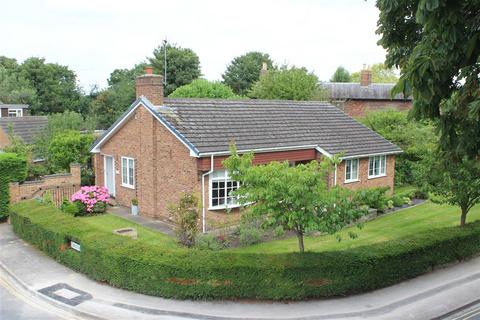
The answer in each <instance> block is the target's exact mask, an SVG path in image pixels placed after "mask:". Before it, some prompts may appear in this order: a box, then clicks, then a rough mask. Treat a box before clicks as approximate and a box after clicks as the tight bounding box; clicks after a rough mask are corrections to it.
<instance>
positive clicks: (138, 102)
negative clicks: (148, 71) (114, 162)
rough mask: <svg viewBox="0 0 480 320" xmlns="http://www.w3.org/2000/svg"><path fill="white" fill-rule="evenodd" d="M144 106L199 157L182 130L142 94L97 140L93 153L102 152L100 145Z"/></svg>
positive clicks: (191, 154)
mask: <svg viewBox="0 0 480 320" xmlns="http://www.w3.org/2000/svg"><path fill="white" fill-rule="evenodd" d="M139 106H143V107H144V108H145V109H147V110H148V111H149V112H150V113H151V114H152V115H153V116H154V117H155V119H157V120H158V121H159V122H160V123H161V124H162V125H163V126H164V127H165V128H166V129H167V130H168V131H169V132H170V133H171V134H173V135H174V136H175V137H176V138H177V139H178V140H180V142H181V143H182V144H183V145H184V146H186V147H187V148H188V150H190V156H192V157H198V156H199V153H198V150H197V149H196V148H195V146H194V145H193V144H191V143H190V142H189V141H188V140H187V139H186V138H185V137H184V136H183V135H182V134H181V133H180V132H178V131H177V130H176V129H175V128H174V127H173V126H172V125H170V124H169V123H168V121H167V120H165V119H164V118H163V117H161V116H160V115H159V114H158V113H156V112H155V111H154V110H153V108H154V106H153V105H152V103H151V102H150V101H148V99H147V98H146V97H144V96H141V97H140V98H138V99H137V100H136V101H135V102H134V103H133V104H132V106H130V108H131V109H130V111H128V112H127V113H126V114H125V115H124V116H123V117H122V119H120V121H118V122H117V123H116V124H115V125H114V127H112V128H110V129H109V130H108V132H107V134H106V135H105V136H104V137H103V138H102V139H101V140H100V141H99V142H97V143H96V144H95V145H94V146H93V148H92V149H91V151H90V152H91V153H99V152H100V147H101V146H102V144H103V143H105V141H107V140H108V139H109V138H110V137H111V136H112V135H113V134H114V133H115V132H117V131H118V129H119V128H120V127H121V126H122V125H123V124H124V123H125V121H126V120H128V118H129V117H130V116H131V115H132V113H133V112H134V111H135V110H136V109H137V108H138V107H139Z"/></svg>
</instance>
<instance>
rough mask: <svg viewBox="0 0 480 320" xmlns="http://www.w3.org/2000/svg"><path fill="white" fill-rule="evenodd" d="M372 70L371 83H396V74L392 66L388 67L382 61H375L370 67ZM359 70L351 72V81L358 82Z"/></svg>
mask: <svg viewBox="0 0 480 320" xmlns="http://www.w3.org/2000/svg"><path fill="white" fill-rule="evenodd" d="M370 70H371V71H372V83H396V82H397V81H398V75H397V74H396V73H395V70H394V68H389V67H387V66H386V65H385V64H383V63H375V64H374V65H372V66H371V67H370ZM360 72H361V71H358V72H353V73H352V82H360Z"/></svg>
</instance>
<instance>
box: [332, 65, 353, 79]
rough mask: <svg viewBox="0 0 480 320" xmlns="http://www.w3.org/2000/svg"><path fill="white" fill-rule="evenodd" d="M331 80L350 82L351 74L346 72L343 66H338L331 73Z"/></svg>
mask: <svg viewBox="0 0 480 320" xmlns="http://www.w3.org/2000/svg"><path fill="white" fill-rule="evenodd" d="M330 81H331V82H351V81H352V76H351V75H350V72H348V70H347V69H345V68H344V67H343V66H339V67H338V68H337V70H335V73H334V74H333V75H332V78H331V79H330Z"/></svg>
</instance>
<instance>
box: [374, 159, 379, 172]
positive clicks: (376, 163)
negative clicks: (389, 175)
mask: <svg viewBox="0 0 480 320" xmlns="http://www.w3.org/2000/svg"><path fill="white" fill-rule="evenodd" d="M374 166H375V170H374V175H375V176H378V175H380V157H375V165H374Z"/></svg>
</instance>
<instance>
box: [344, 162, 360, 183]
mask: <svg viewBox="0 0 480 320" xmlns="http://www.w3.org/2000/svg"><path fill="white" fill-rule="evenodd" d="M354 181H358V159H349V160H345V182H354Z"/></svg>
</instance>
